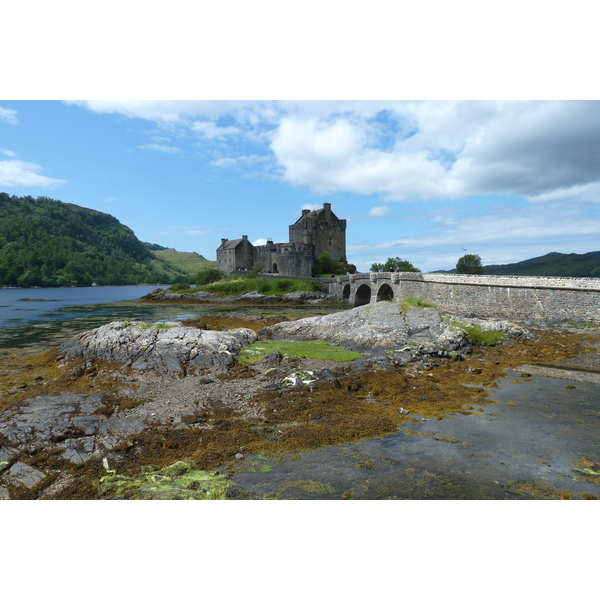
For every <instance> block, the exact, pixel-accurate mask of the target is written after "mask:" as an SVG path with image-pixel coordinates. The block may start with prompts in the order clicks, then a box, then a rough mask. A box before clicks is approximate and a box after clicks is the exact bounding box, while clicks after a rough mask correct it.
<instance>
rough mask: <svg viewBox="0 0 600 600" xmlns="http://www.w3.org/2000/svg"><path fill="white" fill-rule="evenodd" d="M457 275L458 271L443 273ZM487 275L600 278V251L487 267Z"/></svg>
mask: <svg viewBox="0 0 600 600" xmlns="http://www.w3.org/2000/svg"><path fill="white" fill-rule="evenodd" d="M442 272H443V273H456V269H452V270H450V271H442ZM483 272H484V274H485V275H530V276H536V275H538V276H544V277H600V250H598V251H595V252H587V253H585V254H575V253H571V254H562V253H560V252H550V253H549V254H545V255H544V256H537V257H536V258H529V259H527V260H522V261H520V262H516V263H509V264H506V265H486V266H484V267H483Z"/></svg>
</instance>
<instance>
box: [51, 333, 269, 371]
mask: <svg viewBox="0 0 600 600" xmlns="http://www.w3.org/2000/svg"><path fill="white" fill-rule="evenodd" d="M256 340H257V335H256V333H254V331H252V330H251V329H245V328H240V329H231V330H229V331H203V330H200V329H196V328H194V327H184V326H182V325H181V324H180V323H175V322H172V323H161V324H159V325H147V324H146V323H141V322H123V321H116V322H113V323H109V324H108V325H103V326H102V327H98V328H97V329H93V330H91V331H86V332H84V333H80V334H79V335H76V336H75V337H73V338H71V339H70V340H69V341H67V342H65V343H64V344H63V345H62V346H61V349H60V351H61V355H62V356H63V357H64V358H65V359H68V360H72V359H80V358H85V359H90V358H98V359H102V360H107V361H117V362H122V363H124V364H125V366H128V367H131V368H132V369H137V370H142V371H153V372H156V373H159V374H180V375H185V374H186V373H187V372H188V371H189V370H190V369H191V368H192V369H193V368H195V369H205V368H209V369H222V368H225V367H227V365H229V364H231V363H232V362H234V360H235V359H236V358H237V356H238V354H239V352H240V350H241V349H242V347H243V346H247V345H250V344H251V343H253V342H255V341H256Z"/></svg>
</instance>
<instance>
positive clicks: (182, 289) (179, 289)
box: [169, 282, 190, 292]
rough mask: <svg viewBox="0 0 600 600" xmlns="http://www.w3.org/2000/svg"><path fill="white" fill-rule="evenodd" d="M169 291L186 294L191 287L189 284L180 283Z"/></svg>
mask: <svg viewBox="0 0 600 600" xmlns="http://www.w3.org/2000/svg"><path fill="white" fill-rule="evenodd" d="M169 289H170V291H172V292H185V291H187V290H189V289H190V286H189V284H187V283H182V282H179V283H175V284H173V285H172V286H171V287H170V288H169Z"/></svg>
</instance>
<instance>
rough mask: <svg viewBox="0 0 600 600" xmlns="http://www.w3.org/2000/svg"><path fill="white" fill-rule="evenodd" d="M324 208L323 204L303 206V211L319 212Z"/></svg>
mask: <svg viewBox="0 0 600 600" xmlns="http://www.w3.org/2000/svg"><path fill="white" fill-rule="evenodd" d="M320 208H323V205H322V204H303V205H302V210H319V209H320Z"/></svg>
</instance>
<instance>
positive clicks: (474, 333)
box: [455, 323, 506, 346]
mask: <svg viewBox="0 0 600 600" xmlns="http://www.w3.org/2000/svg"><path fill="white" fill-rule="evenodd" d="M455 325H457V326H458V327H460V328H461V329H462V330H463V331H464V332H465V333H467V335H468V336H469V337H470V338H471V341H472V342H473V343H474V344H480V345H481V346H495V345H496V343H497V342H499V341H500V340H503V339H504V338H505V337H506V336H505V334H504V332H503V331H483V330H482V329H481V325H479V324H478V323H476V324H474V325H461V324H460V323H455Z"/></svg>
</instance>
